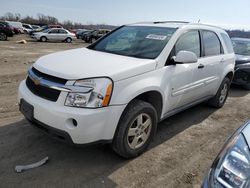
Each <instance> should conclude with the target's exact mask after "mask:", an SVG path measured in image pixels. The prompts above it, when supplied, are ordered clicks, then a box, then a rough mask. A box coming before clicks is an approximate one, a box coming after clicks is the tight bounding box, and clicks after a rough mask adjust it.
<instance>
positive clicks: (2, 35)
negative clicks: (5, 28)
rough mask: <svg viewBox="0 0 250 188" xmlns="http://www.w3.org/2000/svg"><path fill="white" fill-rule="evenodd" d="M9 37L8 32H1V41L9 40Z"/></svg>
mask: <svg viewBox="0 0 250 188" xmlns="http://www.w3.org/2000/svg"><path fill="white" fill-rule="evenodd" d="M7 39H8V37H7V35H6V33H4V32H0V41H4V40H7Z"/></svg>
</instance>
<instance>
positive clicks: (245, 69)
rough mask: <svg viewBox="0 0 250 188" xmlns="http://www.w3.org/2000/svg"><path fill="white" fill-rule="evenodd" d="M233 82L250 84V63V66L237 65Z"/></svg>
mask: <svg viewBox="0 0 250 188" xmlns="http://www.w3.org/2000/svg"><path fill="white" fill-rule="evenodd" d="M233 84H237V85H249V86H250V65H249V66H241V65H236V66H235V73H234V79H233Z"/></svg>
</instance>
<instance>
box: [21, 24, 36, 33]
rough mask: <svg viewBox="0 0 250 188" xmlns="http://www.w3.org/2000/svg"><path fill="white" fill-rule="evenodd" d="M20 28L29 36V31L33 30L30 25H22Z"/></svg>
mask: <svg viewBox="0 0 250 188" xmlns="http://www.w3.org/2000/svg"><path fill="white" fill-rule="evenodd" d="M22 26H23V31H24V33H26V34H29V33H30V32H31V31H33V30H34V29H33V27H32V26H31V25H30V24H24V23H23V24H22Z"/></svg>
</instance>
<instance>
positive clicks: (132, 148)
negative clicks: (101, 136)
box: [112, 100, 158, 158]
mask: <svg viewBox="0 0 250 188" xmlns="http://www.w3.org/2000/svg"><path fill="white" fill-rule="evenodd" d="M157 123H158V122H157V112H156V110H155V108H154V107H153V106H152V105H151V104H149V103H147V102H144V101H141V100H134V101H132V102H131V103H130V104H129V105H128V106H127V108H126V109H125V111H124V112H123V114H122V116H121V118H120V121H119V123H118V126H117V130H116V133H115V136H114V139H113V143H112V148H113V150H114V151H115V152H116V153H117V154H118V155H120V156H122V157H124V158H133V157H136V156H138V155H140V154H142V153H143V152H144V151H145V150H146V149H147V147H148V146H149V144H150V142H151V141H152V139H153V137H154V134H155V132H156V128H157ZM129 130H130V131H129ZM129 134H130V135H129ZM143 138H144V139H145V140H144V139H143Z"/></svg>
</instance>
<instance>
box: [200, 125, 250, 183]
mask: <svg viewBox="0 0 250 188" xmlns="http://www.w3.org/2000/svg"><path fill="white" fill-rule="evenodd" d="M249 146H250V121H248V122H247V123H245V124H244V125H242V126H241V127H240V128H239V129H238V130H237V131H236V132H235V133H234V134H233V135H232V136H231V137H230V138H229V139H228V140H227V141H226V143H225V144H224V146H223V147H222V149H221V151H220V153H219V155H218V156H217V157H216V159H215V161H214V162H213V164H212V166H211V168H210V170H209V173H208V175H207V177H206V178H205V180H204V182H203V185H202V188H249V187H250V148H249Z"/></svg>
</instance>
